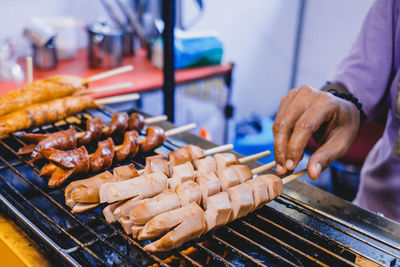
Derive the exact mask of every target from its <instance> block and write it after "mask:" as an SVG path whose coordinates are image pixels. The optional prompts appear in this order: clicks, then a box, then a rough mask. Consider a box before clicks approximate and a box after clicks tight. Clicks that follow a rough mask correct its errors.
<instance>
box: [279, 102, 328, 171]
mask: <svg viewBox="0 0 400 267" xmlns="http://www.w3.org/2000/svg"><path fill="white" fill-rule="evenodd" d="M322 105H324V106H323V107H321V105H320V104H316V105H314V106H312V107H311V108H310V109H308V110H306V112H305V113H304V114H303V115H302V116H301V117H300V119H299V120H298V121H297V122H296V124H295V127H294V129H293V132H292V134H291V136H290V139H289V142H288V147H287V151H286V162H285V167H286V169H288V170H294V169H295V168H296V166H297V164H298V163H299V161H300V160H301V158H302V156H303V153H304V148H305V147H306V145H307V143H308V140H309V139H310V138H311V136H312V135H313V134H314V133H315V132H316V131H317V130H318V129H319V127H320V126H321V125H322V124H323V123H324V122H325V121H327V120H330V119H331V117H332V111H333V107H330V106H329V105H325V103H322Z"/></svg>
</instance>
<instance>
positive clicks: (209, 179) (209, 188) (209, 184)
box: [196, 173, 221, 208]
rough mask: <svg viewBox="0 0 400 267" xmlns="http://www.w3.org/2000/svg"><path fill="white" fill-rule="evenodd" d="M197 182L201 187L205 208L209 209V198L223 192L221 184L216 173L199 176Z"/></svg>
mask: <svg viewBox="0 0 400 267" xmlns="http://www.w3.org/2000/svg"><path fill="white" fill-rule="evenodd" d="M196 182H197V183H198V184H199V186H200V192H201V200H202V206H203V208H207V202H206V201H207V198H208V197H209V196H212V195H214V194H217V193H219V192H220V191H221V184H220V182H219V179H218V177H217V176H216V175H215V174H214V173H209V174H206V175H202V176H197V178H196Z"/></svg>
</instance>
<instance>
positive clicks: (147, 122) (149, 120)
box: [144, 115, 168, 124]
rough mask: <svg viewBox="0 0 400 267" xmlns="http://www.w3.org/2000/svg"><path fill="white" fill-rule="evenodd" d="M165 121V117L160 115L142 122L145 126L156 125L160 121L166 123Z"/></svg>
mask: <svg viewBox="0 0 400 267" xmlns="http://www.w3.org/2000/svg"><path fill="white" fill-rule="evenodd" d="M166 120H168V116H167V115H160V116H155V117H150V118H146V119H144V122H145V123H146V124H151V123H156V122H161V121H166Z"/></svg>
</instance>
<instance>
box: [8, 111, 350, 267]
mask: <svg viewBox="0 0 400 267" xmlns="http://www.w3.org/2000/svg"><path fill="white" fill-rule="evenodd" d="M100 111H101V112H102V113H106V111H104V110H100ZM110 113H111V112H110ZM85 119H87V118H84V117H81V121H84V120H85ZM65 124H66V125H68V124H69V123H68V121H65ZM75 127H77V126H76V125H75ZM53 128H58V129H61V127H59V126H58V125H53ZM48 129H49V127H48V128H46V129H42V130H45V131H47V130H48ZM80 129H81V128H80ZM12 137H13V139H14V140H15V141H17V142H19V143H20V144H23V142H22V141H21V140H20V139H19V138H17V137H16V136H14V135H12ZM2 142H3V141H2V140H1V142H0V144H2V145H3V146H4V142H3V143H2ZM4 147H6V146H4ZM165 147H167V149H170V150H171V149H174V148H176V147H179V145H177V144H176V143H175V142H174V141H173V140H167V142H166V144H165ZM8 149H11V150H10V151H11V152H13V154H14V155H15V156H16V157H17V158H19V159H20V160H22V162H21V163H18V162H13V163H11V164H9V165H11V166H12V167H13V168H11V169H15V167H16V166H19V164H22V163H25V164H28V162H27V161H25V160H24V159H23V158H21V157H19V156H18V155H16V152H15V150H14V149H12V148H11V147H8ZM134 163H135V165H139V166H142V167H143V165H141V164H140V163H138V162H136V161H135V162H134ZM6 164H7V163H6ZM8 167H9V166H8ZM2 169H3V168H0V171H1V170H2ZM34 170H35V172H37V173H38V172H39V170H38V169H37V168H36V167H35V168H34ZM17 171H18V170H17ZM22 178H24V179H25V178H26V177H25V176H24V175H22ZM25 180H28V181H27V182H28V183H30V184H31V181H30V180H29V179H27V178H26V179H25ZM31 185H32V184H31ZM11 186H12V185H11ZM32 186H33V185H32ZM39 189H40V188H39ZM40 190H41V189H40ZM61 191H63V190H61ZM43 192H44V191H43ZM46 194H47V193H46ZM47 198H49V200H50V201H51V200H54V199H53V198H52V197H51V196H50V195H48V197H47ZM52 202H53V201H52ZM54 202H56V203H53V204H56V205H57V203H58V202H57V201H56V200H54ZM58 204H59V203H58ZM59 205H61V204H59ZM57 206H58V205H57ZM61 207H62V205H61ZM59 208H60V207H59ZM62 210H63V209H62ZM63 211H64V210H63ZM64 212H65V211H64ZM66 212H67V213H68V215H69V216H71V217H73V218H74V217H75V216H74V215H73V214H71V213H70V212H69V210H68V209H66ZM95 217H96V219H97V220H101V221H102V222H105V220H104V218H103V217H102V216H101V215H99V214H95ZM75 218H76V220H77V221H78V223H79V222H81V221H80V219H79V218H77V217H75ZM292 220H293V219H292ZM241 223H243V222H241ZM81 224H82V225H84V224H85V223H83V222H81ZM110 227H111V228H112V229H113V230H114V232H115V233H116V234H117V235H118V237H122V238H123V239H124V240H126V241H128V242H129V243H130V244H133V245H135V246H137V247H139V248H141V249H142V246H141V245H140V244H139V243H137V242H136V241H135V240H134V239H132V238H131V237H130V236H128V235H126V234H124V233H123V231H122V230H121V229H120V227H116V226H115V225H113V224H111V225H110ZM222 228H223V229H224V231H230V233H232V234H234V233H233V232H232V231H231V230H232V229H233V228H232V227H231V226H229V225H228V226H225V227H222ZM217 231H218V230H217ZM217 235H218V232H215V231H212V232H211V233H210V235H209V236H210V237H211V238H212V239H213V240H217V241H218V242H221V244H223V245H224V246H225V247H228V248H230V249H232V251H234V253H235V255H241V256H242V257H244V258H246V259H249V260H250V261H252V262H253V263H254V264H255V265H261V266H263V265H265V264H263V263H261V262H259V261H257V260H255V259H252V258H251V256H249V255H248V254H247V253H245V252H243V251H241V250H240V249H239V248H237V247H235V246H232V245H230V244H229V243H227V242H226V241H225V240H223V239H221V238H220V237H218V236H217ZM96 236H97V235H96ZM236 236H237V235H236ZM237 238H241V237H239V236H237ZM326 238H328V239H330V240H332V241H334V242H336V243H338V245H339V246H341V247H343V244H341V243H339V242H337V241H336V240H334V239H332V238H330V237H326ZM241 239H243V238H241ZM247 239H248V238H247ZM97 241H98V239H96V240H94V241H91V243H90V244H89V243H86V244H84V246H85V247H86V246H90V245H91V244H93V243H95V242H97ZM101 241H103V239H102V240H101ZM254 243H255V244H257V245H258V246H259V244H258V243H256V242H254ZM110 245H111V244H110ZM315 245H317V244H315ZM78 247H79V246H77V247H75V248H74V249H77V248H78ZM193 247H194V248H197V249H201V250H202V251H204V252H206V253H207V254H208V255H209V256H210V257H212V258H213V259H216V260H218V261H219V262H221V263H222V264H224V265H227V266H232V263H231V262H229V261H227V260H225V259H224V258H223V257H221V256H219V255H217V254H215V253H214V252H213V251H212V250H210V249H209V248H208V247H207V246H205V245H203V243H195V244H193ZM82 248H83V247H82ZM112 248H113V250H115V251H118V248H115V247H112ZM343 249H348V248H347V247H346V248H345V247H343ZM69 252H70V251H69ZM147 254H148V255H150V256H151V257H152V258H153V257H155V258H153V259H154V260H155V261H156V262H158V263H159V264H160V265H165V266H168V264H166V263H165V262H164V260H162V259H161V258H159V257H157V256H155V255H153V254H150V253H147ZM173 255H176V257H179V258H181V259H182V260H184V262H186V263H187V264H188V265H195V266H196V265H198V263H197V262H196V261H195V260H193V259H192V258H191V257H190V255H186V254H184V253H182V252H181V251H180V249H179V248H178V249H176V250H174V251H173ZM346 263H347V264H348V262H346Z"/></svg>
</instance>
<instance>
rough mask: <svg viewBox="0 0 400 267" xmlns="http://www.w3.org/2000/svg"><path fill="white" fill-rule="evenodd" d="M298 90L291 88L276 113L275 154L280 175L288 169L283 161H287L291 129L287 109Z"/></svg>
mask: <svg viewBox="0 0 400 267" xmlns="http://www.w3.org/2000/svg"><path fill="white" fill-rule="evenodd" d="M296 93H297V90H295V89H293V90H290V92H289V93H288V95H287V96H285V97H284V98H282V100H281V103H280V105H279V109H278V113H277V115H276V118H275V121H274V125H273V127H272V131H273V133H274V155H275V161H276V162H277V166H276V172H277V173H278V174H279V175H283V174H285V173H286V170H285V169H284V168H283V162H284V161H285V155H286V146H287V140H288V135H289V131H290V129H287V128H286V127H285V123H286V122H285V121H284V119H285V117H284V116H285V114H286V110H288V108H289V106H290V103H291V102H292V100H293V99H294V97H295V96H296Z"/></svg>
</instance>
